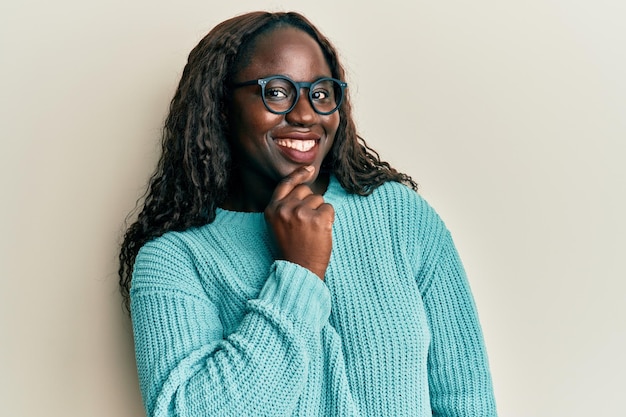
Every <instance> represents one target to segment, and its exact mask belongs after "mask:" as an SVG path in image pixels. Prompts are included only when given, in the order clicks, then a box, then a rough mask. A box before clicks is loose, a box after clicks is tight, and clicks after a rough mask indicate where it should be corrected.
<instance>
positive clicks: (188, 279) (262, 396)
mask: <svg viewBox="0 0 626 417" xmlns="http://www.w3.org/2000/svg"><path fill="white" fill-rule="evenodd" d="M324 199H325V201H326V202H328V203H330V204H332V205H333V207H334V209H335V222H334V224H333V249H332V253H331V259H330V263H329V265H328V269H327V271H326V276H325V280H324V281H322V280H320V279H319V278H318V277H317V276H316V275H315V274H313V273H312V272H310V271H309V270H307V269H306V268H303V267H301V266H299V265H296V264H293V263H290V262H287V261H284V260H276V258H277V248H276V246H275V244H274V243H273V241H272V238H271V234H270V233H269V230H268V227H267V225H266V223H265V220H264V216H263V213H241V212H233V211H226V210H222V209H219V210H218V212H217V217H216V219H215V221H213V222H212V223H210V224H207V225H205V226H202V227H197V228H192V229H189V230H186V231H183V232H168V233H166V234H164V235H163V236H161V237H159V238H156V239H154V240H152V241H150V242H148V243H147V244H145V245H144V246H143V247H142V248H141V250H140V252H139V254H138V256H137V259H136V262H135V268H134V274H133V281H132V289H131V311H132V321H133V331H134V337H135V349H136V358H137V367H138V373H139V381H140V386H141V392H142V396H143V401H144V405H145V408H146V411H147V413H148V415H149V416H158V417H165V416H172V417H173V416H177V417H200V416H213V417H218V416H236V417H248V416H250V417H259V416H272V417H281V416H306V417H308V416H320V417H322V416H324V417H327V416H341V417H344V416H360V417H365V416H372V417H374V416H376V417H378V416H381V417H382V416H389V417H404V416H411V417H426V416H431V415H435V416H446V417H457V416H458V417H461V416H462V417H491V416H495V415H496V408H495V400H494V396H493V391H492V383H491V376H490V372H489V367H488V363H487V355H486V351H485V347H484V343H483V338H482V333H481V329H480V325H479V322H478V318H477V313H476V308H475V305H474V301H473V298H472V295H471V292H470V288H469V286H468V282H467V279H466V276H465V272H464V270H463V267H462V264H461V262H460V260H459V257H458V255H457V251H456V249H455V247H454V244H453V242H452V240H451V237H450V234H449V232H448V230H447V229H446V227H445V225H444V223H443V222H442V221H441V219H440V218H439V216H438V215H437V214H436V213H435V211H434V210H433V209H432V208H431V207H430V206H429V205H428V204H427V203H426V202H425V201H424V200H423V199H422V198H421V197H420V196H419V195H418V194H417V193H415V192H413V191H412V190H410V189H408V188H407V187H405V186H404V185H401V184H398V183H394V182H389V183H386V184H384V185H382V186H380V187H379V188H377V189H376V190H375V191H374V193H373V194H372V195H370V196H367V197H362V196H358V195H353V194H348V193H346V192H345V191H344V190H343V188H342V187H341V186H340V185H339V183H338V182H337V180H336V179H335V178H334V177H331V182H330V184H329V186H328V189H327V191H326V193H325V194H324Z"/></svg>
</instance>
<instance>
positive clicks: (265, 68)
mask: <svg viewBox="0 0 626 417" xmlns="http://www.w3.org/2000/svg"><path fill="white" fill-rule="evenodd" d="M278 74H282V75H286V76H288V77H290V78H291V79H293V80H296V81H314V80H316V79H318V78H320V77H323V76H326V77H329V76H331V70H330V67H329V66H328V63H327V62H326V60H325V58H324V55H323V52H322V49H321V48H320V46H319V45H318V44H317V42H316V41H315V40H314V39H313V38H312V37H310V36H309V35H308V34H307V33H305V32H303V31H301V30H299V29H295V28H291V27H287V28H278V29H275V30H273V31H271V32H269V33H266V34H263V35H261V36H260V37H259V38H258V39H257V40H256V42H255V46H254V50H253V53H252V58H251V59H250V64H249V65H247V66H246V67H244V68H243V69H242V70H241V71H239V73H238V74H236V76H235V82H242V81H248V80H254V79H258V78H263V77H267V76H270V75H278ZM306 93H307V91H306V90H303V91H301V98H300V100H299V101H298V103H297V104H296V106H295V108H294V109H293V110H292V111H291V112H289V113H287V114H285V115H276V114H273V113H271V112H269V111H268V110H267V109H266V108H265V106H264V105H263V101H262V99H261V89H260V88H259V87H258V86H247V87H241V88H238V89H236V90H235V91H234V93H233V97H232V103H231V105H230V107H229V109H228V110H229V114H228V116H229V124H230V126H231V140H232V142H231V145H232V151H233V161H234V166H233V172H232V178H233V179H232V182H231V184H230V187H229V189H230V194H229V196H228V198H227V200H226V202H225V204H224V207H225V208H227V209H230V210H237V211H251V212H258V211H264V213H265V219H266V221H267V223H268V225H269V226H270V230H271V231H272V232H273V235H274V238H275V241H276V244H277V245H278V248H279V252H280V259H285V260H287V261H290V262H293V263H296V264H299V265H301V266H303V267H305V268H307V269H309V270H310V271H312V272H313V273H315V274H316V275H317V276H318V277H320V279H322V280H323V279H324V274H325V272H326V268H327V267H328V262H329V260H330V253H331V249H332V224H333V221H334V209H333V208H332V206H331V205H330V204H327V203H325V202H324V199H323V197H322V195H321V194H322V193H323V192H324V191H325V190H326V188H327V186H328V180H329V178H328V175H327V174H325V175H321V174H320V168H321V165H322V161H323V160H324V158H325V157H326V155H327V154H328V152H329V151H330V149H331V147H332V144H333V141H334V138H335V133H336V132H337V128H338V127H339V112H335V113H333V114H331V115H320V114H317V113H315V111H314V110H313V108H312V107H311V104H310V103H309V101H308V100H307V99H306ZM312 139H313V140H315V146H314V148H313V149H312V150H311V151H309V152H306V153H298V152H294V151H293V150H289V149H285V147H284V146H280V144H281V143H282V142H284V141H285V140H289V141H294V140H298V141H300V140H309V141H310V140H312Z"/></svg>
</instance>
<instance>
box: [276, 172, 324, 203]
mask: <svg viewBox="0 0 626 417" xmlns="http://www.w3.org/2000/svg"><path fill="white" fill-rule="evenodd" d="M314 172H315V167H313V166H310V165H308V166H304V167H300V168H298V169H296V170H295V171H293V172H292V173H291V174H289V175H287V176H286V177H285V178H283V179H282V180H281V181H280V182H279V183H278V186H276V189H275V190H274V194H272V200H282V199H283V198H285V197H286V196H287V195H289V193H290V192H291V191H292V190H293V189H294V188H296V187H297V186H298V185H300V184H303V183H305V182H307V181H308V180H310V179H311V177H312V176H313V173H314Z"/></svg>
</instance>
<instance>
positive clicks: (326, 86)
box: [309, 78, 342, 113]
mask: <svg viewBox="0 0 626 417" xmlns="http://www.w3.org/2000/svg"><path fill="white" fill-rule="evenodd" d="M309 97H310V98H311V104H312V105H313V107H314V108H315V110H316V111H317V112H318V113H331V112H333V111H335V110H336V109H337V107H338V106H339V104H340V103H341V99H342V89H341V85H339V83H338V82H337V81H336V80H333V79H330V78H323V79H321V80H319V81H317V82H315V83H313V85H311V89H310V91H309Z"/></svg>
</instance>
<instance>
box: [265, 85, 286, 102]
mask: <svg viewBox="0 0 626 417" xmlns="http://www.w3.org/2000/svg"><path fill="white" fill-rule="evenodd" d="M265 98H266V99H268V100H285V99H287V98H289V91H288V90H287V89H285V88H281V87H266V88H265Z"/></svg>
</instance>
